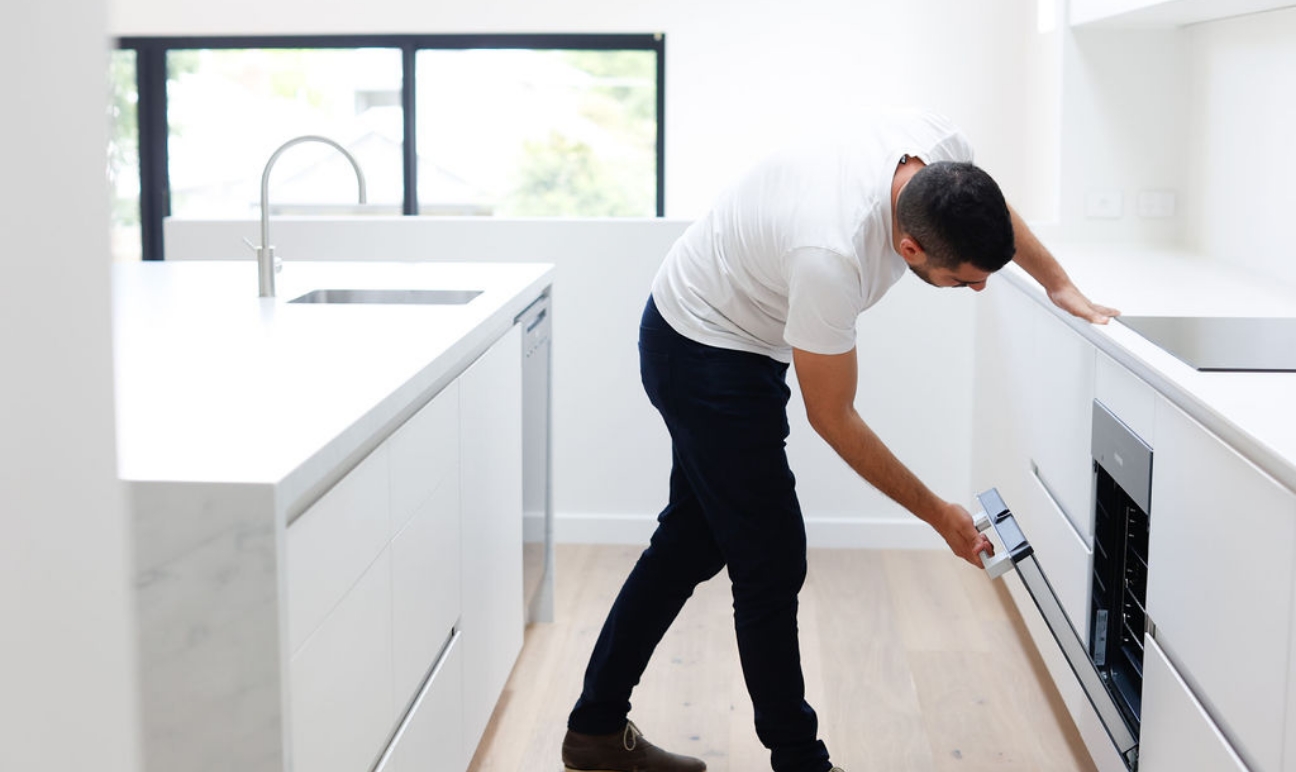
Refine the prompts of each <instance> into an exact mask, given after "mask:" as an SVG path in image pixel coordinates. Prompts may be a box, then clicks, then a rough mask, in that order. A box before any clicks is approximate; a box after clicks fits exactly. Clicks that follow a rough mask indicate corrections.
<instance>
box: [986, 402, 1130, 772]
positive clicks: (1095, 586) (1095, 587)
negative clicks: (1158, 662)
mask: <svg viewBox="0 0 1296 772" xmlns="http://www.w3.org/2000/svg"><path fill="white" fill-rule="evenodd" d="M1092 449H1093V485H1094V491H1093V492H1094V496H1093V500H1094V511H1093V516H1094V521H1093V522H1094V539H1093V565H1092V571H1091V575H1090V577H1089V581H1090V584H1091V592H1090V604H1089V609H1088V612H1089V630H1090V635H1089V639H1088V640H1084V639H1082V638H1081V636H1080V634H1079V633H1077V632H1076V630H1075V628H1074V627H1073V626H1072V624H1071V620H1070V618H1069V617H1068V616H1067V614H1066V611H1065V610H1064V609H1063V607H1062V604H1061V603H1060V602H1059V600H1058V598H1057V595H1056V594H1055V592H1054V590H1053V587H1052V586H1051V585H1050V584H1049V580H1048V577H1047V576H1046V574H1045V571H1044V569H1043V568H1041V566H1040V565H1039V562H1038V561H1037V560H1036V556H1035V552H1034V550H1033V549H1032V548H1031V546H1030V542H1029V541H1028V540H1027V538H1026V535H1025V534H1024V533H1022V530H1021V528H1020V527H1019V526H1018V524H1017V521H1016V518H1014V517H1013V515H1012V512H1011V511H1009V509H1008V506H1007V505H1006V504H1005V503H1004V501H1003V499H1002V498H1001V497H1000V496H999V492H998V491H997V490H996V489H993V488H992V489H990V490H988V491H986V492H985V493H982V494H980V495H979V496H978V497H977V499H978V501H979V503H980V507H981V511H980V512H979V513H978V514H977V517H976V519H977V527H978V528H980V529H981V530H985V529H987V528H993V529H994V530H995V532H996V535H997V536H998V541H999V542H1000V543H1001V544H1002V545H1003V549H1002V550H998V551H997V552H996V554H995V556H994V557H990V556H989V555H986V554H985V553H982V563H983V564H984V565H985V567H986V571H987V572H988V573H989V574H990V576H991V577H992V578H994V577H998V576H1000V575H1002V574H1004V573H1006V572H1007V571H1008V570H1010V569H1012V568H1016V569H1017V573H1018V575H1019V576H1020V577H1021V580H1022V584H1023V585H1024V586H1025V588H1026V591H1027V592H1028V593H1029V594H1030V596H1031V599H1032V600H1033V601H1034V602H1035V605H1036V607H1038V608H1039V611H1040V614H1041V616H1042V617H1043V619H1044V622H1045V624H1046V625H1047V626H1048V628H1049V631H1050V632H1051V633H1052V634H1053V638H1054V639H1055V640H1056V641H1057V643H1058V646H1059V647H1060V649H1061V650H1062V654H1063V655H1064V656H1065V657H1066V660H1067V663H1068V664H1069V665H1070V667H1071V670H1072V671H1073V672H1074V673H1075V676H1076V678H1077V680H1078V681H1079V683H1080V686H1081V688H1082V689H1083V690H1084V692H1085V695H1086V696H1087V697H1088V698H1089V701H1090V703H1092V705H1093V707H1094V710H1095V711H1096V712H1097V714H1098V718H1099V720H1101V721H1102V724H1103V727H1104V728H1105V729H1106V730H1107V734H1108V736H1109V737H1110V738H1111V741H1112V743H1113V744H1114V745H1115V747H1116V750H1117V751H1118V752H1119V753H1120V756H1121V758H1122V759H1123V760H1124V762H1125V765H1126V767H1128V768H1129V769H1130V770H1137V769H1138V742H1139V727H1140V723H1141V722H1140V712H1141V703H1142V686H1143V646H1144V637H1145V634H1148V633H1152V632H1153V631H1151V630H1148V629H1147V628H1148V626H1149V624H1148V621H1147V600H1146V599H1147V573H1148V571H1147V551H1148V534H1149V527H1150V524H1151V515H1150V513H1151V492H1152V449H1151V448H1150V447H1149V446H1148V445H1147V444H1146V443H1145V442H1143V440H1141V439H1140V438H1139V437H1138V435H1136V434H1135V433H1134V432H1133V431H1131V430H1130V429H1129V428H1128V427H1127V426H1125V424H1123V423H1121V421H1120V420H1119V419H1118V418H1116V417H1115V416H1114V415H1112V413H1111V412H1110V411H1108V410H1107V408H1106V407H1104V406H1103V405H1102V403H1100V402H1094V407H1093V440H1092Z"/></svg>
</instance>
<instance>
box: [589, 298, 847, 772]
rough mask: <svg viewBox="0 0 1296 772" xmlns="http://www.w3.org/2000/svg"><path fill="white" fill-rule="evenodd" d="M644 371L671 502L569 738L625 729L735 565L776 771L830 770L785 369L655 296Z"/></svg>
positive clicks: (742, 635) (762, 726) (616, 610)
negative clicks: (809, 630) (653, 664)
mask: <svg viewBox="0 0 1296 772" xmlns="http://www.w3.org/2000/svg"><path fill="white" fill-rule="evenodd" d="M639 360H640V375H641V377H642V380H643V385H644V389H645V391H647V393H648V398H649V400H650V401H651V402H652V404H653V406H654V407H656V408H657V410H658V411H659V412H660V413H661V415H662V418H663V419H665V421H666V427H667V429H669V430H670V436H671V444H672V452H673V456H674V459H673V466H672V469H671V476H670V500H669V503H668V504H667V505H666V508H665V509H664V510H662V512H661V514H660V515H659V516H658V518H657V523H658V524H657V530H656V532H655V533H654V534H653V537H652V541H651V542H650V544H649V546H648V548H647V549H646V550H644V552H643V554H642V555H641V556H640V557H639V561H638V562H637V563H636V564H635V567H634V570H633V571H631V573H630V576H629V577H628V578H627V579H626V582H625V585H624V586H622V588H621V592H620V594H619V595H618V596H617V599H616V602H615V603H613V605H612V610H611V611H610V612H609V613H608V617H607V621H606V622H604V624H603V630H602V632H601V633H600V634H599V638H598V641H597V643H595V645H594V651H593V654H592V655H591V657H590V663H589V667H588V669H587V670H586V672H585V683H584V689H583V691H582V693H581V697H580V700H579V701H578V702H577V703H576V707H575V709H574V710H573V711H572V713H571V716H570V718H569V719H568V726H569V727H570V728H571V729H572V730H573V731H576V732H582V733H586V734H609V733H612V732H619V731H620V730H621V728H622V727H623V726H624V725H625V721H626V717H627V715H628V714H629V711H630V692H631V690H632V689H633V688H634V687H635V685H636V684H638V683H639V678H640V676H641V675H642V674H643V671H644V669H645V668H646V667H647V665H648V660H649V658H650V657H651V656H652V653H653V649H655V648H656V646H657V644H658V642H659V641H661V638H662V636H663V635H664V634H665V633H666V629H667V628H668V627H670V625H671V622H673V621H674V619H675V617H676V615H677V614H678V613H679V611H680V609H681V608H682V607H683V606H684V602H685V601H686V600H688V598H689V596H691V595H692V594H693V589H694V587H696V586H697V585H698V584H699V583H700V582H703V581H706V580H707V579H710V578H711V577H713V576H715V575H716V574H717V573H718V572H719V571H720V569H721V568H724V567H726V566H727V567H728V570H729V578H730V580H731V581H732V584H733V608H734V629H735V631H736V632H737V636H738V652H739V655H740V657H741V660H742V669H743V677H744V679H745V680H746V682H747V691H748V693H749V694H750V695H751V699H752V704H753V706H754V708H755V714H756V734H757V736H758V737H759V738H760V740H761V742H762V743H764V745H765V747H767V748H769V749H770V752H771V763H772V766H773V768H774V769H775V770H776V771H777V772H825V771H826V770H828V768H829V767H830V764H829V762H828V750H827V748H826V747H825V746H824V744H823V743H822V742H820V741H819V740H818V737H817V734H818V719H817V718H816V716H815V712H814V710H813V709H812V708H811V707H810V705H809V704H808V703H807V702H806V701H805V681H804V678H803V677H802V674H801V653H800V648H799V646H798V642H797V593H798V592H800V590H801V586H802V584H803V583H804V582H805V575H806V540H805V523H804V522H803V521H802V519H801V507H800V505H799V504H798V502H797V498H796V491H795V480H794V479H793V476H792V471H791V469H790V468H789V467H788V462H787V453H786V451H785V441H786V439H787V436H788V421H787V402H788V396H789V390H788V386H787V381H786V376H787V368H788V366H787V365H786V364H784V363H782V362H778V361H776V360H774V359H771V358H769V357H766V356H762V355H760V354H752V353H747V352H741V351H731V350H727V349H720V348H715V347H712V346H706V345H703V344H701V343H696V342H694V341H692V340H689V339H688V338H685V337H684V336H682V335H680V334H679V333H677V332H675V330H673V329H672V328H671V327H670V325H669V324H667V323H666V321H665V320H664V319H662V317H661V314H660V313H659V312H658V311H657V306H656V304H655V303H654V302H653V301H652V299H651V298H649V300H648V304H647V307H646V308H645V309H644V313H643V321H642V322H641V324H640V327H639Z"/></svg>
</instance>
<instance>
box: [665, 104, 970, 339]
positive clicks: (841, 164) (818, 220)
mask: <svg viewBox="0 0 1296 772" xmlns="http://www.w3.org/2000/svg"><path fill="white" fill-rule="evenodd" d="M904 155H909V156H916V157H918V158H920V159H922V160H923V161H924V162H925V163H934V162H937V161H967V162H970V161H971V160H972V147H971V145H969V143H968V141H967V138H966V137H964V136H963V134H962V132H960V131H959V129H958V128H957V127H956V126H955V125H954V124H953V123H951V122H950V121H949V120H948V119H947V118H945V117H943V116H940V115H936V114H934V113H919V112H903V113H902V112H890V113H882V114H877V115H875V116H874V117H873V118H872V119H870V120H868V121H866V122H863V123H861V124H859V125H856V126H853V127H850V131H849V133H843V134H842V135H841V137H840V138H834V139H830V140H824V139H819V140H817V141H809V142H803V143H801V144H799V145H795V146H793V147H790V148H788V149H786V150H784V151H782V152H779V153H777V154H775V155H773V156H771V157H770V158H767V159H766V160H765V161H763V162H762V163H760V164H758V165H757V166H756V167H755V168H754V169H753V170H752V171H751V172H749V173H748V174H747V175H746V176H745V177H743V178H742V179H741V180H740V181H739V182H738V183H737V184H736V185H735V186H734V187H732V188H730V189H729V190H728V192H726V193H725V194H723V195H722V196H721V198H720V199H719V201H717V203H716V205H715V206H714V207H713V208H712V209H711V211H710V212H708V213H707V214H706V215H705V216H704V217H702V219H700V220H698V221H696V222H694V223H693V224H692V225H691V226H690V227H689V228H688V230H686V231H685V232H684V235H683V236H681V237H680V238H679V240H678V241H676V242H675V245H674V246H673V247H671V250H670V252H669V253H668V254H667V255H666V260H665V262H664V263H663V264H662V266H661V269H660V270H659V271H658V272H657V277H656V279H655V280H654V281H653V288H652V294H653V300H654V301H655V302H656V304H657V308H658V310H659V311H660V312H661V315H662V317H663V318H664V319H665V320H666V321H667V322H668V323H669V324H670V325H671V327H672V328H674V329H675V330H676V331H677V332H679V333H680V334H681V335H683V336H685V337H686V338H689V339H691V340H694V341H697V342H699V343H704V344H707V345H710V346H716V347H719V348H725V349H733V350H738V351H750V352H754V353H758V354H764V355H766V356H769V357H771V358H773V359H776V360H778V361H780V362H790V361H791V360H792V349H793V348H799V349H802V350H804V351H809V352H812V353H816V354H842V353H845V352H847V351H850V350H851V349H852V348H854V347H855V321H856V319H857V318H858V317H859V315H860V314H861V313H862V312H863V311H864V310H865V309H867V308H868V307H869V306H872V305H873V304H874V303H876V302H877V301H878V300H880V299H881V298H882V296H883V295H884V294H886V291H887V290H888V289H890V288H891V287H892V286H893V285H894V284H895V283H896V282H897V281H899V280H900V277H902V276H903V275H904V272H905V267H906V266H905V262H904V258H902V257H901V256H900V255H899V254H897V253H896V251H895V247H894V245H893V243H892V237H891V186H892V181H893V178H894V175H895V171H896V167H897V165H898V164H899V162H900V159H901V157H902V156H904Z"/></svg>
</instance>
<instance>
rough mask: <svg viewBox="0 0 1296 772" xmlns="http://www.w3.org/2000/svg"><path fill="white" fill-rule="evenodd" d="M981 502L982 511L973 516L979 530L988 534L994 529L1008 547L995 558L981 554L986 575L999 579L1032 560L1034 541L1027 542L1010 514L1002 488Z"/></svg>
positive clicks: (990, 491)
mask: <svg viewBox="0 0 1296 772" xmlns="http://www.w3.org/2000/svg"><path fill="white" fill-rule="evenodd" d="M977 500H978V501H979V502H980V504H981V511H980V512H977V513H976V515H975V516H974V517H973V522H974V523H975V524H976V529H977V530H978V531H985V530H986V529H988V528H991V527H993V528H994V530H995V533H996V534H997V535H998V536H999V541H1000V543H1002V544H1003V546H1004V549H1003V551H1002V552H996V554H995V555H993V556H991V555H990V553H988V552H986V551H984V550H982V551H981V552H980V553H979V557H980V558H981V565H982V566H983V567H984V568H985V570H986V573H987V574H989V575H990V578H991V579H998V578H999V577H1001V576H1003V575H1004V574H1006V573H1008V570H1009V569H1011V568H1012V567H1013V566H1015V565H1017V564H1018V563H1020V562H1021V561H1023V560H1025V559H1026V558H1028V557H1030V556H1031V555H1032V554H1033V553H1034V552H1035V550H1034V549H1032V548H1031V545H1030V542H1028V541H1026V537H1025V536H1024V535H1023V534H1022V532H1021V528H1018V527H1017V521H1016V520H1015V519H1013V516H1012V512H1009V511H1008V507H1007V506H1006V505H1005V504H1004V502H1003V498H1002V497H1000V496H999V491H998V489H996V488H991V489H990V490H988V491H986V492H985V493H982V494H980V495H979V496H977Z"/></svg>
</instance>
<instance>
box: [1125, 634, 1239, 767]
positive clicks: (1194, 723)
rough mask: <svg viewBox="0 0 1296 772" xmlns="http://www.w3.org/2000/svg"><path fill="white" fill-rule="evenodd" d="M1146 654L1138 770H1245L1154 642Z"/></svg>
mask: <svg viewBox="0 0 1296 772" xmlns="http://www.w3.org/2000/svg"><path fill="white" fill-rule="evenodd" d="M1145 640H1146V643H1147V648H1146V649H1145V650H1144V654H1143V727H1142V730H1141V738H1140V743H1139V771H1140V772H1183V771H1184V770H1189V769H1202V770H1210V771H1211V772H1246V766H1245V765H1244V764H1243V763H1242V760H1241V759H1240V758H1238V755H1237V753H1236V752H1234V750H1233V748H1232V747H1231V746H1230V745H1229V743H1228V740H1227V739H1226V738H1225V737H1224V735H1223V734H1221V733H1220V730H1219V727H1217V726H1216V725H1215V722H1213V721H1211V719H1210V716H1208V715H1206V711H1205V709H1203V708H1202V705H1201V703H1200V702H1198V701H1197V698H1196V697H1195V696H1193V693H1192V690H1190V689H1189V688H1188V685H1187V684H1186V683H1184V680H1183V679H1182V678H1181V677H1180V676H1179V673H1178V672H1177V671H1175V668H1174V665H1172V664H1170V661H1169V660H1168V659H1166V656H1165V653H1164V652H1163V651H1161V648H1160V647H1159V646H1157V644H1156V641H1154V640H1152V639H1151V638H1148V639H1145Z"/></svg>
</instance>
